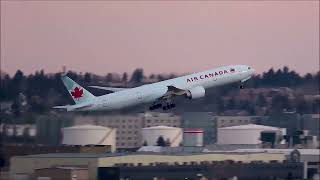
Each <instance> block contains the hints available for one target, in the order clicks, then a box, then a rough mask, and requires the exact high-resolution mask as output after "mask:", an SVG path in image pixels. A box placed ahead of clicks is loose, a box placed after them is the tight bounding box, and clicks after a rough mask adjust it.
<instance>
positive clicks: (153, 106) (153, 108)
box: [149, 103, 162, 111]
mask: <svg viewBox="0 0 320 180" xmlns="http://www.w3.org/2000/svg"><path fill="white" fill-rule="evenodd" d="M161 107H162V104H161V103H160V104H155V105H152V106H150V107H149V110H150V111H153V110H155V109H159V108H161Z"/></svg>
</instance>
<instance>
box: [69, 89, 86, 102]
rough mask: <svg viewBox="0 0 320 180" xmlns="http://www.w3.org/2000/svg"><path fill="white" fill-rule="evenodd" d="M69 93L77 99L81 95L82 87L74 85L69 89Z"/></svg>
mask: <svg viewBox="0 0 320 180" xmlns="http://www.w3.org/2000/svg"><path fill="white" fill-rule="evenodd" d="M71 95H72V96H73V98H75V99H77V100H79V99H80V98H81V97H82V95H83V89H80V88H78V87H75V88H74V89H73V91H71Z"/></svg>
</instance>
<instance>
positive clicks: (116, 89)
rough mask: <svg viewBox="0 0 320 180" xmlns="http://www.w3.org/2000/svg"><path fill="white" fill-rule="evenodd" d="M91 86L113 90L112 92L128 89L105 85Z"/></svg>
mask: <svg viewBox="0 0 320 180" xmlns="http://www.w3.org/2000/svg"><path fill="white" fill-rule="evenodd" d="M89 87H91V88H95V89H103V90H107V91H112V92H116V91H122V90H125V89H128V88H115V87H103V86H89Z"/></svg>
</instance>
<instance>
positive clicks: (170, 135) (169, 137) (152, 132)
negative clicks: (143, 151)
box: [142, 126, 182, 147]
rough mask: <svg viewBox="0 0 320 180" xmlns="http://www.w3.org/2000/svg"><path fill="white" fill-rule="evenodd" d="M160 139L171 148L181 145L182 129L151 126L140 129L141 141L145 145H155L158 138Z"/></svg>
mask: <svg viewBox="0 0 320 180" xmlns="http://www.w3.org/2000/svg"><path fill="white" fill-rule="evenodd" d="M160 137H162V138H163V140H165V141H166V142H167V143H169V144H170V146H171V147H177V146H180V144H181V143H182V129H181V128H176V127H169V126H153V127H147V128H143V129H142V141H143V142H144V143H146V144H147V145H151V146H155V145H157V140H158V138H160Z"/></svg>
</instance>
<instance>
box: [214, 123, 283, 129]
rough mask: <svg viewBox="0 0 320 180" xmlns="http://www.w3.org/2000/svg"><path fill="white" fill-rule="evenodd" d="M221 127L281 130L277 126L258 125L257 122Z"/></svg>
mask: <svg viewBox="0 0 320 180" xmlns="http://www.w3.org/2000/svg"><path fill="white" fill-rule="evenodd" d="M219 129H230V130H235V129H258V130H279V128H277V127H272V126H263V125H257V124H247V125H240V126H230V127H223V128H219Z"/></svg>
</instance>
